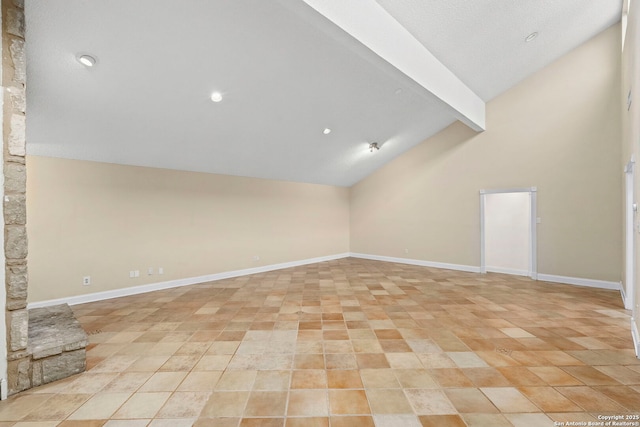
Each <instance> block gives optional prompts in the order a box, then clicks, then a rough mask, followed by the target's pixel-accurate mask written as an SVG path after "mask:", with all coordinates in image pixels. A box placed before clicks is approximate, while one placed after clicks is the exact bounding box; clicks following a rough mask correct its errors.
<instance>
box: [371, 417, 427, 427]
mask: <svg viewBox="0 0 640 427" xmlns="http://www.w3.org/2000/svg"><path fill="white" fill-rule="evenodd" d="M373 419H374V422H375V424H376V427H422V424H421V423H420V421H419V420H418V417H417V416H415V415H413V414H392V415H377V414H376V415H374V416H373Z"/></svg>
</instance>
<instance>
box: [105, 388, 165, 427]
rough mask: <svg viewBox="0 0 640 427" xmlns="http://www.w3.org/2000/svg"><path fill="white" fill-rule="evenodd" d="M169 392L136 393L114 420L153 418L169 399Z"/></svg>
mask: <svg viewBox="0 0 640 427" xmlns="http://www.w3.org/2000/svg"><path fill="white" fill-rule="evenodd" d="M169 396H171V393H169V392H155V393H135V394H134V395H133V396H131V398H130V399H129V400H128V401H127V402H125V403H124V405H122V406H121V407H120V409H119V410H118V411H117V412H116V413H115V414H114V415H113V417H112V418H113V419H121V420H122V419H136V418H153V417H154V416H155V415H156V414H157V413H158V411H159V410H160V408H161V407H162V406H163V405H164V403H165V402H166V401H167V399H169Z"/></svg>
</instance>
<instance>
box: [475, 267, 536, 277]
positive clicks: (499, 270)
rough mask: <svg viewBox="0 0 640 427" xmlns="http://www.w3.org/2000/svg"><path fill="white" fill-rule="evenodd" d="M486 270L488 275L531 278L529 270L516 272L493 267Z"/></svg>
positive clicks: (511, 269)
mask: <svg viewBox="0 0 640 427" xmlns="http://www.w3.org/2000/svg"><path fill="white" fill-rule="evenodd" d="M485 270H487V273H489V272H490V273H501V274H513V275H515V276H529V272H528V271H527V270H516V269H513V268H503V267H492V266H489V265H488V266H486V267H485Z"/></svg>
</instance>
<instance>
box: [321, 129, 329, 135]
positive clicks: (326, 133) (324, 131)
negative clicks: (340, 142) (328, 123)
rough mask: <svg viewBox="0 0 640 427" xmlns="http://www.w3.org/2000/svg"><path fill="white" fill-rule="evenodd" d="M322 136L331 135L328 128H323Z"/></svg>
mask: <svg viewBox="0 0 640 427" xmlns="http://www.w3.org/2000/svg"><path fill="white" fill-rule="evenodd" d="M322 133H323V134H325V135H329V134H330V133H331V129H329V128H324V130H323V131H322Z"/></svg>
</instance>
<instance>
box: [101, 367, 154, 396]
mask: <svg viewBox="0 0 640 427" xmlns="http://www.w3.org/2000/svg"><path fill="white" fill-rule="evenodd" d="M151 375H153V373H151V372H127V371H125V372H123V373H121V374H119V375H118V376H117V377H115V378H114V379H113V381H111V382H110V383H109V384H107V385H106V386H104V388H103V389H102V390H101V392H102V393H123V392H134V391H136V390H138V389H139V388H140V387H141V386H142V384H144V383H145V382H147V381H148V380H149V378H151Z"/></svg>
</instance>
